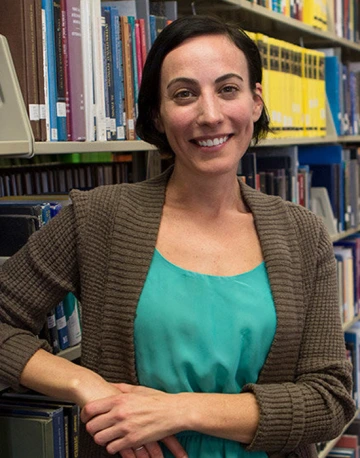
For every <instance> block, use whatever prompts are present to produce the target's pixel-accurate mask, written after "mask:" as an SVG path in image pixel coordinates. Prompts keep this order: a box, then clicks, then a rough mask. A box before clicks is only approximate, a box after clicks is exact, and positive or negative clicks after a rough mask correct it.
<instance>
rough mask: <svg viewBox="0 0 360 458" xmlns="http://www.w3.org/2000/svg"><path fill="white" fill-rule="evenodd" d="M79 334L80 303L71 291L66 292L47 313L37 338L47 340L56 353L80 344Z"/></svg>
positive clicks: (80, 331) (80, 332)
mask: <svg viewBox="0 0 360 458" xmlns="http://www.w3.org/2000/svg"><path fill="white" fill-rule="evenodd" d="M81 336H82V330H81V307H80V303H79V301H78V300H77V299H76V297H75V296H74V295H73V294H72V293H68V294H66V296H65V297H64V299H63V300H62V301H61V302H60V303H59V304H58V305H57V306H56V307H54V308H53V309H52V310H51V311H50V312H49V313H48V314H47V317H46V322H45V323H44V326H43V328H42V330H41V331H40V334H39V338H40V339H45V340H47V342H48V343H49V344H50V346H51V348H52V352H53V354H54V355H56V354H58V353H59V352H60V351H61V350H66V349H67V348H69V347H74V346H75V345H78V344H80V342H81Z"/></svg>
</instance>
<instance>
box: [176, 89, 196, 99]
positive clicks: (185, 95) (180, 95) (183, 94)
mask: <svg viewBox="0 0 360 458" xmlns="http://www.w3.org/2000/svg"><path fill="white" fill-rule="evenodd" d="M193 96H194V94H193V93H192V92H191V91H189V90H188V89H183V90H181V91H178V92H176V93H175V95H174V98H175V99H190V97H193Z"/></svg>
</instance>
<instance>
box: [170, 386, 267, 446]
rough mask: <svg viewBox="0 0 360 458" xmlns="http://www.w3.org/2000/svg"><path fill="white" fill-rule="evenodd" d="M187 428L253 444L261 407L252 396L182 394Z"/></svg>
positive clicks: (247, 394)
mask: <svg viewBox="0 0 360 458" xmlns="http://www.w3.org/2000/svg"><path fill="white" fill-rule="evenodd" d="M177 396H180V397H181V398H182V399H181V401H180V402H178V405H181V406H182V411H183V418H184V425H183V428H184V429H189V430H192V431H198V432H200V433H203V434H209V435H211V436H217V437H221V438H224V439H230V440H234V441H238V442H242V443H244V444H249V443H250V442H251V441H252V439H253V437H254V435H255V432H256V430H257V427H258V424H259V416H260V413H259V406H258V404H257V401H256V399H255V396H254V395H253V394H252V393H243V394H198V393H180V394H179V395H177Z"/></svg>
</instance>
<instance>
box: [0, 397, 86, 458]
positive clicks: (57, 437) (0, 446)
mask: <svg viewBox="0 0 360 458" xmlns="http://www.w3.org/2000/svg"><path fill="white" fill-rule="evenodd" d="M79 426H80V409H79V406H77V405H76V404H74V403H71V402H67V401H62V400H56V399H53V398H50V397H47V396H43V395H40V394H38V393H35V392H31V391H29V392H27V393H14V392H11V391H10V390H9V391H8V392H4V393H2V394H1V396H0V450H1V458H14V457H19V458H22V457H25V456H26V457H27V458H79V457H80V450H79Z"/></svg>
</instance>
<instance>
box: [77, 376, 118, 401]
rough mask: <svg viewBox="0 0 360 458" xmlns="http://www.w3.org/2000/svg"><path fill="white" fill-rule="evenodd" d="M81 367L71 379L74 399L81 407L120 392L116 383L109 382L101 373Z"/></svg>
mask: <svg viewBox="0 0 360 458" xmlns="http://www.w3.org/2000/svg"><path fill="white" fill-rule="evenodd" d="M81 369H82V370H81V371H79V373H78V374H76V376H75V377H73V378H72V381H71V391H72V394H73V397H74V401H75V402H76V403H77V404H78V405H79V406H80V407H84V405H85V404H87V403H88V402H91V401H95V400H97V399H101V398H106V397H108V396H114V395H115V394H118V393H119V390H118V389H117V388H116V387H115V386H114V385H112V384H110V383H108V382H107V381H106V380H105V379H103V378H102V377H101V376H100V375H98V374H96V373H95V372H92V371H91V370H88V369H85V368H81Z"/></svg>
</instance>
